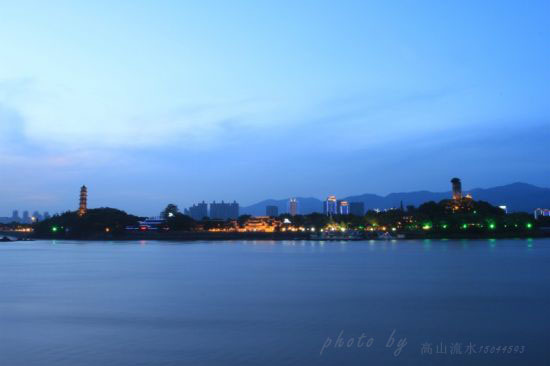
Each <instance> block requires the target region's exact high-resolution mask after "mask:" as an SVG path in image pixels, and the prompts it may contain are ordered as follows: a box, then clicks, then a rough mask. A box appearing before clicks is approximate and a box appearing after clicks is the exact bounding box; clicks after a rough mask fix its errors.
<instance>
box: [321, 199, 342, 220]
mask: <svg viewBox="0 0 550 366" xmlns="http://www.w3.org/2000/svg"><path fill="white" fill-rule="evenodd" d="M323 213H324V214H325V215H328V216H332V215H337V214H338V203H337V201H336V196H334V195H330V196H328V198H327V200H326V201H325V204H324V206H323Z"/></svg>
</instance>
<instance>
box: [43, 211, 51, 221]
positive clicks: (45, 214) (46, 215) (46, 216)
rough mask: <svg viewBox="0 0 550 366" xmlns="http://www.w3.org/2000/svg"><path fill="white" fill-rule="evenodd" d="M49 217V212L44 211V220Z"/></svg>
mask: <svg viewBox="0 0 550 366" xmlns="http://www.w3.org/2000/svg"><path fill="white" fill-rule="evenodd" d="M49 218H51V215H50V213H49V212H48V211H44V220H47V219H49Z"/></svg>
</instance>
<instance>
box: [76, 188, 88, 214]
mask: <svg viewBox="0 0 550 366" xmlns="http://www.w3.org/2000/svg"><path fill="white" fill-rule="evenodd" d="M86 211H88V188H86V186H82V188H80V205H79V206H78V216H84V215H85V214H86Z"/></svg>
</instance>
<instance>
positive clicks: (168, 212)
mask: <svg viewBox="0 0 550 366" xmlns="http://www.w3.org/2000/svg"><path fill="white" fill-rule="evenodd" d="M179 212H180V210H179V209H178V206H177V205H175V204H173V203H170V204H168V206H166V208H165V209H164V210H163V211H162V212H161V213H160V216H161V217H162V218H163V219H165V220H167V219H169V218H170V217H173V216H176V214H178V213H179Z"/></svg>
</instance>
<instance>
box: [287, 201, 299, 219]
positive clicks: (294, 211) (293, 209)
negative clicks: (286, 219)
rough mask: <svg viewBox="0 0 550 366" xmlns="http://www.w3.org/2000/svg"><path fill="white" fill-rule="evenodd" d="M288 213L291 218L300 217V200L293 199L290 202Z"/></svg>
mask: <svg viewBox="0 0 550 366" xmlns="http://www.w3.org/2000/svg"><path fill="white" fill-rule="evenodd" d="M288 212H289V213H290V216H296V215H298V200H297V199H296V198H291V199H290V201H288Z"/></svg>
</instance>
